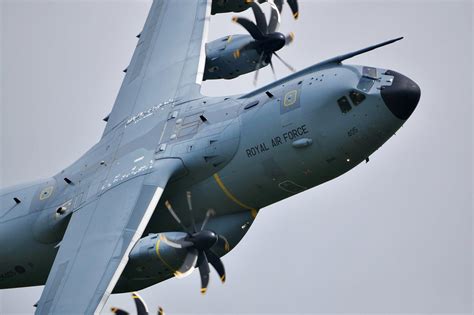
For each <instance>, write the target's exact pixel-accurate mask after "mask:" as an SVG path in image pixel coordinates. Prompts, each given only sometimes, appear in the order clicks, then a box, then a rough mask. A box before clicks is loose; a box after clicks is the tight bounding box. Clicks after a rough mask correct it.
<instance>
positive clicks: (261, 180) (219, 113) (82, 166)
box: [0, 0, 420, 314]
mask: <svg viewBox="0 0 474 315" xmlns="http://www.w3.org/2000/svg"><path fill="white" fill-rule="evenodd" d="M288 2H289V3H295V1H288ZM226 3H227V1H221V0H214V1H212V0H186V1H184V0H182V1H178V0H155V1H154V2H153V5H152V7H151V9H150V13H149V15H148V18H147V20H146V23H145V26H144V29H143V31H142V33H140V36H139V40H138V44H137V47H136V49H135V52H134V55H133V57H132V60H131V63H130V65H129V67H128V68H127V71H126V75H125V78H124V81H123V83H122V86H121V88H120V91H119V94H118V97H117V99H116V101H115V104H114V106H113V109H112V111H111V113H110V114H109V115H108V116H107V117H106V118H105V119H104V120H105V121H106V122H107V125H106V127H105V130H104V133H103V135H102V138H101V139H100V141H99V142H98V143H97V144H96V145H94V146H93V147H92V148H91V149H90V150H89V151H88V152H86V153H85V154H84V155H83V156H82V157H81V158H80V159H78V160H77V161H76V162H75V163H74V164H72V165H71V166H69V167H67V168H65V169H64V170H62V171H60V172H59V173H58V174H56V175H54V176H52V177H51V178H47V179H44V180H40V181H37V182H34V183H29V184H26V185H22V186H16V187H11V188H6V189H2V191H1V199H0V201H1V208H0V246H1V251H0V252H1V259H0V289H4V288H17V287H26V286H35V285H44V284H46V285H45V287H44V290H43V293H42V295H41V298H40V300H39V302H38V304H37V309H36V314H95V313H99V312H100V311H101V310H102V308H103V306H104V304H105V303H106V301H107V298H108V297H109V295H110V294H111V293H119V292H131V291H136V290H140V289H143V288H146V287H149V286H151V285H154V284H156V283H159V282H161V281H164V280H166V279H168V278H171V277H173V276H175V277H183V276H186V275H187V274H189V273H191V272H192V271H193V270H194V269H195V268H198V269H199V272H200V276H201V292H203V293H204V292H206V289H207V285H208V282H209V274H210V271H209V264H211V265H212V266H213V267H214V269H215V270H216V271H217V273H218V274H219V277H220V279H221V280H222V281H225V278H226V273H225V269H224V265H223V264H222V262H221V259H220V257H221V256H223V255H224V254H226V253H227V252H228V251H230V250H232V248H234V247H235V246H236V245H237V244H238V243H239V241H240V240H241V239H242V238H243V236H244V235H245V234H246V232H247V231H248V230H249V228H250V226H251V225H252V222H253V221H254V219H255V217H256V216H257V214H258V210H259V209H261V208H263V207H265V206H267V205H270V204H272V203H275V202H277V201H279V200H282V199H285V198H288V197H291V196H293V195H295V194H298V193H300V192H302V191H305V190H307V189H309V188H312V187H315V186H317V185H319V184H322V183H324V182H326V181H329V180H331V179H334V178H336V177H338V176H340V175H342V174H344V173H345V172H347V171H349V170H350V169H352V168H354V167H355V166H356V165H358V164H359V163H361V162H362V161H364V160H366V159H368V157H369V156H370V155H371V154H372V153H373V152H374V151H375V150H377V149H378V148H379V147H380V146H381V145H382V144H383V143H384V142H385V141H387V140H388V139H389V138H390V137H391V136H392V135H393V134H394V133H395V132H396V131H397V130H398V129H399V128H400V127H401V126H402V125H403V124H404V123H405V121H406V120H407V119H408V118H409V117H410V115H411V114H412V112H413V111H414V110H415V107H416V106H417V104H418V101H419V98H420V88H419V87H418V85H417V84H416V83H415V82H413V81H412V80H410V79H409V78H407V77H406V76H404V75H402V74H400V73H398V72H396V71H393V70H387V69H380V68H374V67H370V66H357V65H348V64H345V63H343V61H345V60H347V59H349V58H352V57H354V56H357V55H360V54H363V53H366V52H369V51H371V50H374V49H377V48H379V47H382V46H385V45H388V44H391V43H393V42H395V41H398V40H400V39H401V38H397V39H394V40H390V41H386V42H383V43H380V44H377V45H374V46H370V47H367V48H364V49H361V50H358V51H355V52H351V53H347V54H343V55H340V56H337V57H334V58H331V59H328V60H326V61H323V62H320V63H317V64H315V65H312V66H310V67H308V68H306V69H304V70H301V71H299V72H296V73H293V74H291V75H289V76H287V77H286V78H283V79H279V80H277V81H275V82H273V83H271V84H268V85H266V86H263V87H261V88H258V89H256V90H254V91H252V92H249V93H246V94H243V95H236V96H223V97H206V96H204V95H202V94H201V93H200V89H201V83H202V80H203V78H204V75H205V72H206V64H207V62H208V60H207V57H206V56H207V55H212V54H213V53H215V52H213V51H212V49H211V48H212V47H211V46H212V45H208V46H207V48H206V38H207V29H208V25H209V19H210V15H211V9H213V11H212V13H222V12H228V11H234V10H235V9H234V8H233V7H232V6H231V5H230V4H232V1H228V3H229V5H230V6H229V7H228V8H226V7H225V4H226ZM245 3H246V4H249V6H252V5H251V4H250V3H251V2H248V1H245ZM279 3H280V4H281V3H282V2H281V1H280V2H279ZM217 6H219V8H218V9H217ZM280 9H281V8H280ZM237 11H238V10H237ZM254 12H255V11H254ZM256 18H257V20H258V17H257V16H256ZM238 19H239V18H236V19H234V20H236V21H237V20H238ZM177 21H179V23H178V22H177ZM242 21H243V20H240V22H241V23H240V24H241V25H243V26H244V27H245V28H246V29H250V28H252V32H255V34H257V35H258V36H260V35H264V36H266V35H268V32H266V33H263V32H261V31H260V30H259V31H258V32H261V33H262V34H259V33H258V32H257V31H255V29H256V28H255V27H253V26H249V25H250V23H248V22H242ZM247 21H248V20H247ZM252 23H253V22H252ZM244 24H245V25H244ZM257 24H260V27H261V28H264V27H265V26H264V24H263V21H260V22H258V21H257ZM257 26H258V25H257ZM261 28H258V27H257V29H261ZM267 30H268V27H267ZM273 30H274V29H273V26H272V31H273ZM272 38H273V37H272ZM275 38H277V39H276V40H279V41H280V45H281V44H282V43H283V41H285V40H286V37H285V36H283V37H281V36H279V35H277V36H275ZM254 39H255V38H254ZM267 39H268V38H267ZM271 40H275V39H271ZM256 41H257V40H256ZM247 44H248V43H247ZM247 44H246V45H247ZM259 47H260V46H259V45H257V44H256V45H249V46H248V47H247V48H246V49H248V50H250V51H251V53H252V54H253V56H257V57H255V58H258V59H257V60H255V58H254V60H253V61H254V62H255V63H254V64H257V63H258V62H259V60H260V59H261V57H260V56H261V54H262V51H265V53H266V54H267V53H268V54H271V53H272V52H271V49H270V50H268V51H266V50H265V49H263V50H262V49H261V48H259ZM216 49H221V48H216ZM252 51H253V52H252ZM229 54H233V52H231V51H229ZM18 231H21V233H18Z"/></svg>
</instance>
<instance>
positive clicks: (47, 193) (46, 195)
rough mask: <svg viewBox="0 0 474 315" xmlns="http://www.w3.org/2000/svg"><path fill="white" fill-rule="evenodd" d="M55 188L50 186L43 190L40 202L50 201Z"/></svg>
mask: <svg viewBox="0 0 474 315" xmlns="http://www.w3.org/2000/svg"><path fill="white" fill-rule="evenodd" d="M53 189H54V186H49V187H46V188H45V189H43V190H42V191H41V193H40V195H39V199H40V200H45V199H48V198H49V197H50V196H51V194H52V193H53Z"/></svg>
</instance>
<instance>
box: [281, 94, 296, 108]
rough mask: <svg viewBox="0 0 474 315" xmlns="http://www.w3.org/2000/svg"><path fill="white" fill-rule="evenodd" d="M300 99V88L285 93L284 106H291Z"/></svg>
mask: <svg viewBox="0 0 474 315" xmlns="http://www.w3.org/2000/svg"><path fill="white" fill-rule="evenodd" d="M297 99H298V90H293V91H290V92H288V93H286V94H285V99H284V100H283V106H285V107H290V106H292V105H294V104H295V103H296V100H297Z"/></svg>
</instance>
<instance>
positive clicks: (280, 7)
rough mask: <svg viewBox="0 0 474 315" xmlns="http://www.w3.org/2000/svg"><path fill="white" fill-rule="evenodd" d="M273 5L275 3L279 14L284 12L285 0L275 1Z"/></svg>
mask: <svg viewBox="0 0 474 315" xmlns="http://www.w3.org/2000/svg"><path fill="white" fill-rule="evenodd" d="M273 3H275V5H276V7H277V8H278V12H280V13H281V10H283V0H273Z"/></svg>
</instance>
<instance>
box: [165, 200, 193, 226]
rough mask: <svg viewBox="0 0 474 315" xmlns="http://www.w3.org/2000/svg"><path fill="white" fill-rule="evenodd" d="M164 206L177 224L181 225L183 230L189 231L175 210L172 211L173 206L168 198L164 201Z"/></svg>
mask: <svg viewBox="0 0 474 315" xmlns="http://www.w3.org/2000/svg"><path fill="white" fill-rule="evenodd" d="M165 206H166V208H167V209H168V211H169V212H170V214H171V216H172V217H173V218H174V219H175V221H176V222H178V224H179V225H181V227H182V228H183V230H184V231H186V232H188V233H190V232H189V230H188V228H187V227H186V226H185V225H184V224H183V223H182V222H181V220H180V219H179V217H178V215H177V214H176V212H174V210H173V207H172V206H171V203H170V202H169V201H168V200H166V201H165Z"/></svg>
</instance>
